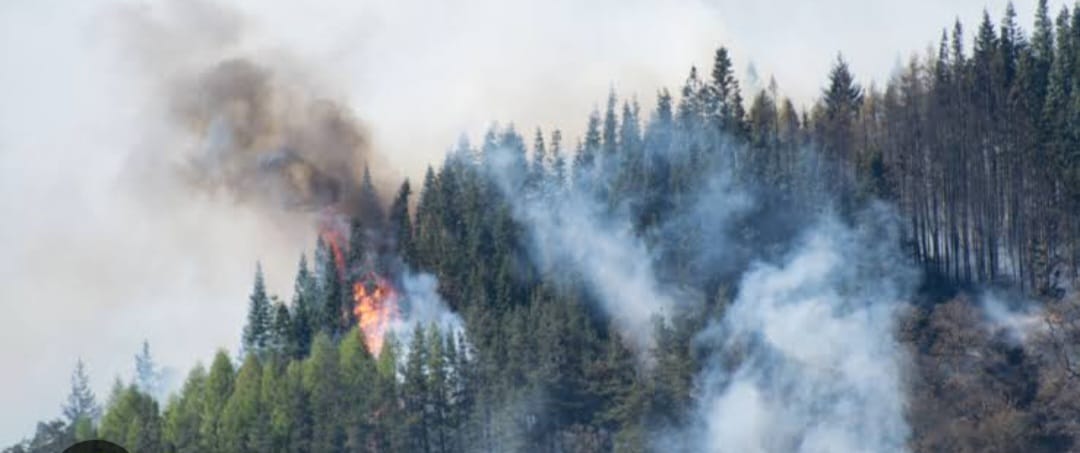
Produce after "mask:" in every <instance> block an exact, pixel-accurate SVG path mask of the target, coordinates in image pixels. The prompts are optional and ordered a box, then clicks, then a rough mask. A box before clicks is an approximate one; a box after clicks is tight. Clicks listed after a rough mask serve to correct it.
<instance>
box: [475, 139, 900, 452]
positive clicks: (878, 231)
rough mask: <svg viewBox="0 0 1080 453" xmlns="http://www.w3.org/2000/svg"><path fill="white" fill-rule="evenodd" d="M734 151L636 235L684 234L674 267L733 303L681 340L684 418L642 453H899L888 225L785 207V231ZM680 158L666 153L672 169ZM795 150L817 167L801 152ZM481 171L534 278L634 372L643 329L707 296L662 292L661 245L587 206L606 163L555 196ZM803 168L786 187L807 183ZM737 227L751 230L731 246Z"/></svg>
mask: <svg viewBox="0 0 1080 453" xmlns="http://www.w3.org/2000/svg"><path fill="white" fill-rule="evenodd" d="M746 151H747V150H745V149H742V148H741V147H738V146H721V147H720V148H719V150H718V151H717V152H718V154H717V155H716V157H715V159H716V160H715V161H714V162H713V163H714V164H715V165H714V166H711V167H709V168H711V169H713V170H711V171H709V172H707V174H709V175H710V176H709V178H708V179H706V180H705V181H704V182H703V183H702V184H701V186H700V189H698V190H695V191H693V192H692V193H690V194H685V195H683V196H682V197H681V200H682V202H681V203H682V205H681V206H680V207H676V208H675V209H674V210H673V213H672V215H671V216H670V217H668V218H665V219H664V220H662V221H661V223H660V225H657V226H655V227H653V230H652V231H655V232H656V233H655V234H660V235H664V236H666V239H671V238H677V237H678V238H681V237H691V238H693V237H696V238H698V240H697V242H695V243H694V247H693V248H692V249H693V250H692V252H691V253H690V255H689V256H690V260H691V261H692V262H694V266H695V267H693V269H697V270H699V271H701V272H706V273H716V274H718V275H723V276H726V277H725V278H729V279H731V280H732V281H733V282H734V283H735V291H736V292H735V294H734V299H733V301H732V302H731V303H730V305H727V306H726V307H722V315H721V316H720V317H719V318H717V319H714V320H712V321H711V322H708V323H705V326H706V327H705V328H704V329H703V330H702V331H701V332H699V333H698V334H697V335H696V336H695V339H694V349H695V350H697V351H698V353H699V354H700V356H701V361H702V366H703V368H702V371H701V372H700V374H699V375H698V376H696V378H695V386H696V391H695V392H694V393H695V401H696V409H695V411H694V413H693V414H691V417H690V419H691V420H692V421H691V422H690V423H689V424H688V425H687V426H678V427H660V428H656V427H654V429H655V432H654V433H653V438H652V440H651V443H652V447H653V448H654V449H656V450H657V451H687V452H690V451H718V452H729V451H730V452H789V451H798V452H861V451H880V452H900V451H906V442H907V439H908V436H909V431H910V429H909V428H908V424H907V422H906V420H905V373H906V372H907V368H906V365H907V358H906V354H905V350H904V348H903V347H902V346H901V345H900V344H899V342H898V340H897V338H896V333H897V331H896V325H895V323H896V320H897V319H898V317H899V316H900V315H901V314H902V313H903V312H904V310H906V309H907V308H908V303H909V301H911V300H912V298H913V296H914V294H915V291H916V288H917V286H918V284H919V281H920V274H919V272H918V271H917V270H916V268H915V266H914V263H912V262H911V261H910V260H909V259H908V258H907V257H906V255H905V254H904V253H903V251H902V250H901V249H900V245H901V232H900V225H901V224H900V221H899V218H898V217H897V216H896V215H895V213H894V212H893V210H892V209H891V208H890V207H888V206H885V205H881V204H876V203H871V204H870V205H869V206H868V207H866V208H863V210H862V211H860V212H858V213H856V214H850V215H848V216H840V215H838V214H835V213H834V212H833V211H832V210H831V209H828V208H826V209H824V210H796V212H799V215H802V216H804V217H801V219H802V223H801V224H798V225H803V226H802V227H799V226H795V225H793V224H790V223H787V222H786V221H790V220H791V219H790V216H787V215H783V213H777V212H774V211H789V210H791V209H793V205H790V204H783V203H780V204H773V205H768V204H767V203H766V201H765V199H766V198H768V197H767V196H766V192H763V191H762V190H761V188H760V187H755V183H754V182H753V180H752V178H734V177H733V176H732V175H731V174H730V173H729V172H728V170H726V169H728V168H738V167H733V166H732V165H731V162H734V161H739V160H740V159H739V158H740V156H741V155H742V153H745V152H746ZM680 152H681V151H680V150H679V149H678V148H675V149H673V150H672V151H671V153H672V155H673V156H675V157H673V158H675V159H678V158H679V157H678V156H676V155H677V154H678V153H680ZM802 154H804V156H803V158H804V159H810V162H817V160H814V159H815V157H814V153H813V151H811V150H803V151H802ZM482 160H483V161H484V164H485V165H487V166H488V169H489V171H488V174H489V175H490V176H491V177H492V179H493V180H494V181H495V183H496V186H497V187H499V188H500V191H501V194H502V195H503V197H504V198H505V199H506V200H507V201H508V203H509V204H510V206H511V208H512V212H513V215H514V217H515V219H516V220H517V221H518V222H520V223H521V224H522V225H523V226H524V227H525V228H526V231H527V232H528V235H527V237H528V240H529V243H530V250H531V256H532V258H533V260H534V261H535V263H536V265H537V267H538V268H539V269H541V270H542V272H546V273H547V274H548V275H549V276H551V277H553V278H555V279H557V280H560V281H562V282H563V283H565V284H575V283H580V284H583V285H584V287H585V288H586V289H588V290H589V292H590V293H591V295H592V300H594V301H595V302H596V303H597V304H598V308H599V309H600V310H601V312H603V313H604V314H605V315H606V316H608V317H609V318H610V319H611V320H612V321H613V322H614V325H615V327H616V328H617V329H618V334H619V336H620V338H622V339H624V341H627V342H629V343H630V346H633V347H634V349H635V351H637V353H638V356H639V358H640V359H641V360H639V362H641V363H642V364H643V366H645V369H646V372H648V368H649V367H648V364H649V363H650V362H651V361H650V354H651V351H652V350H653V349H652V347H653V346H655V341H654V339H653V338H652V334H651V333H652V332H654V329H653V326H654V324H653V323H654V322H655V320H657V319H660V320H668V319H670V316H671V315H673V314H675V313H678V312H680V311H684V312H685V311H686V310H694V309H700V308H702V304H707V303H710V302H708V300H709V296H712V295H711V294H708V295H705V294H700V293H699V292H697V291H688V290H684V289H681V287H680V286H677V285H676V284H675V283H671V282H677V281H678V278H680V277H678V276H676V277H674V279H673V278H672V277H670V276H667V275H665V274H664V273H663V272H661V266H660V264H659V263H660V262H661V259H662V258H661V255H662V254H663V252H664V250H663V245H662V244H665V242H664V241H663V240H661V241H652V242H650V241H649V240H648V237H647V235H642V234H640V233H638V232H635V231H634V229H633V222H632V221H631V216H630V215H629V214H628V212H627V209H625V207H623V206H616V207H611V206H609V205H608V204H605V203H602V202H600V201H599V199H600V198H599V196H598V195H597V194H598V193H602V192H603V189H602V187H604V186H605V185H606V184H609V183H610V182H611V181H613V180H614V179H613V178H612V176H611V175H608V174H606V173H605V169H607V168H613V166H609V165H607V164H605V163H604V162H603V161H601V162H600V163H598V164H597V166H596V168H597V169H598V170H597V171H596V172H593V173H592V174H589V175H587V176H584V177H583V178H584V179H579V180H577V181H575V184H574V185H573V186H571V187H544V188H541V189H540V190H528V189H524V190H523V184H525V182H524V181H526V180H527V175H526V174H525V173H524V171H523V168H525V167H524V166H523V165H522V164H521V159H520V157H519V156H517V155H515V151H514V150H513V149H499V150H497V151H494V152H493V153H488V154H485V155H484V156H483V157H482ZM743 160H744V159H743ZM803 167H806V168H807V169H812V168H815V167H816V166H815V165H804V166H803ZM807 171H808V172H807V173H805V174H803V173H797V175H796V176H795V177H796V178H799V179H800V180H803V179H812V178H811V174H812V173H809V171H810V170H807ZM579 178H580V176H579ZM807 184H808V186H811V185H812V184H811V183H810V182H809V181H807ZM597 187H600V188H601V189H599V190H597ZM759 195H761V196H759ZM800 196H802V197H804V198H806V199H805V200H802V201H801V203H802V204H813V205H815V206H818V205H820V206H829V203H828V202H827V200H824V201H823V199H822V197H824V196H826V194H825V193H824V192H821V191H820V190H817V191H806V193H803V194H801V195H800ZM633 203H634V201H631V202H629V203H628V204H633ZM796 204H799V203H796ZM740 225H752V226H753V227H754V230H755V231H756V232H757V233H756V234H754V235H750V236H748V235H745V234H740V228H739V226H740ZM697 234H699V235H697ZM670 242H671V241H670V240H669V241H668V242H667V244H668V245H667V246H671V243H670ZM676 242H678V241H676ZM676 245H677V244H676ZM682 278H685V276H682ZM716 303H723V301H716ZM701 312H702V311H700V310H699V311H698V313H701Z"/></svg>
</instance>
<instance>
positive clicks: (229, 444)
mask: <svg viewBox="0 0 1080 453" xmlns="http://www.w3.org/2000/svg"><path fill="white" fill-rule="evenodd" d="M261 386H262V365H261V364H260V363H259V358H258V356H255V355H248V356H247V357H246V358H245V359H244V364H243V365H241V366H240V370H239V372H238V373H237V375H236V382H235V383H234V384H233V387H234V389H233V392H232V393H231V394H230V395H229V399H228V402H227V403H226V404H225V407H224V409H223V410H222V412H221V445H222V447H223V448H224V449H225V451H229V452H236V453H261V452H265V451H269V449H270V427H269V419H268V418H267V415H268V414H267V411H266V406H265V404H264V402H263V400H262V389H261Z"/></svg>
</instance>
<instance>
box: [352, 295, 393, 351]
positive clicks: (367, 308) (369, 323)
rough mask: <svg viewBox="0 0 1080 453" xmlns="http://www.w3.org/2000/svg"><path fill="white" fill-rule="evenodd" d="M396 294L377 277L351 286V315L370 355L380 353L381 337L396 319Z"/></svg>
mask: <svg viewBox="0 0 1080 453" xmlns="http://www.w3.org/2000/svg"><path fill="white" fill-rule="evenodd" d="M397 299H398V296H397V293H396V292H395V291H394V289H393V287H392V286H390V283H389V282H388V281H386V280H385V279H383V278H382V277H379V276H373V277H371V278H369V279H368V281H366V282H365V281H358V282H356V283H354V284H353V302H355V305H354V306H353V314H354V315H356V320H357V323H358V324H359V325H360V330H361V331H362V333H363V335H364V344H365V345H367V348H368V351H369V352H371V354H372V355H374V356H378V355H379V352H380V351H382V345H383V337H384V335H385V334H386V331H387V330H389V328H390V323H391V322H392V321H393V320H395V319H397V317H398V305H397Z"/></svg>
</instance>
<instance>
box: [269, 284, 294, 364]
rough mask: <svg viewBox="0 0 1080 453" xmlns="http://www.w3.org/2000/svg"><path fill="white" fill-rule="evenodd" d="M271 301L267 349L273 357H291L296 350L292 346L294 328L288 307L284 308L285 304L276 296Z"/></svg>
mask: <svg viewBox="0 0 1080 453" xmlns="http://www.w3.org/2000/svg"><path fill="white" fill-rule="evenodd" d="M271 299H272V302H271V304H272V305H273V308H272V311H273V313H274V315H273V319H272V320H271V322H270V339H269V341H268V344H267V348H268V350H269V351H270V352H271V353H272V354H273V355H275V356H284V357H290V356H293V355H294V354H296V350H297V349H298V348H296V347H295V345H294V344H293V341H294V338H293V335H294V331H295V328H294V327H293V320H292V315H291V314H290V313H289V307H287V306H285V303H284V302H282V301H281V299H278V298H277V296H274V297H272V298H271Z"/></svg>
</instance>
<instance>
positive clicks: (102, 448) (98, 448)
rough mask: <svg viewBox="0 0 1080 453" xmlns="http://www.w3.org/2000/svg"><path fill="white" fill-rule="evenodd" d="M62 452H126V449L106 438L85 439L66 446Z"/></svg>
mask: <svg viewBox="0 0 1080 453" xmlns="http://www.w3.org/2000/svg"><path fill="white" fill-rule="evenodd" d="M64 453H128V451H127V450H124V447H121V446H119V445H116V444H114V443H112V442H109V441H107V440H86V441H82V442H79V443H77V444H75V445H72V446H70V447H68V448H67V450H64Z"/></svg>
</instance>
